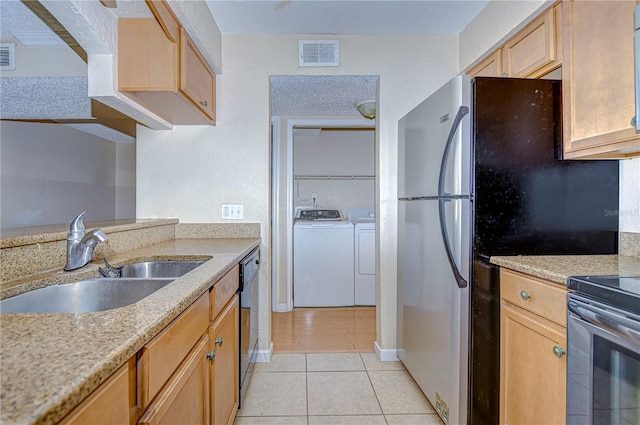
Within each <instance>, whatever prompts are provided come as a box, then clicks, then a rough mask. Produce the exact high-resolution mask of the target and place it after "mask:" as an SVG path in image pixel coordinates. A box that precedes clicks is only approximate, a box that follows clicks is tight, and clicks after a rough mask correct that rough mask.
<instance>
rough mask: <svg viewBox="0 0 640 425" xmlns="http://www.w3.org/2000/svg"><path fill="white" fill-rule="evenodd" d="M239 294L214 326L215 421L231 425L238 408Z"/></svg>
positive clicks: (213, 421) (213, 408) (212, 399)
mask: <svg viewBox="0 0 640 425" xmlns="http://www.w3.org/2000/svg"><path fill="white" fill-rule="evenodd" d="M238 313H239V311H238V295H234V296H233V298H232V299H231V301H229V304H227V306H226V307H225V309H224V310H223V311H222V313H220V315H219V316H218V318H217V319H216V320H215V321H214V323H213V325H212V326H211V328H210V331H209V332H210V334H209V336H210V338H209V339H210V344H211V351H215V357H214V358H213V361H212V362H211V384H212V385H211V423H212V424H214V425H227V424H229V425H231V424H233V420H234V419H235V414H236V411H237V410H238V379H239V369H238V368H239V366H238V350H239V347H238V344H239V339H238V320H239V319H238Z"/></svg>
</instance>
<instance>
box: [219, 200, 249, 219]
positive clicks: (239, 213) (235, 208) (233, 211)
mask: <svg viewBox="0 0 640 425" xmlns="http://www.w3.org/2000/svg"><path fill="white" fill-rule="evenodd" d="M243 210H244V205H242V204H222V218H223V219H225V220H242V219H243V217H244V211H243Z"/></svg>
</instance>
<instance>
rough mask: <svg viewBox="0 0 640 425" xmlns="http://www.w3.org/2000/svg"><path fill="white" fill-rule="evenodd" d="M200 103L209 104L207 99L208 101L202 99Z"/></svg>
mask: <svg viewBox="0 0 640 425" xmlns="http://www.w3.org/2000/svg"><path fill="white" fill-rule="evenodd" d="M200 104H201V105H202V106H207V105H208V103H207V101H206V100H202V101H201V102H200Z"/></svg>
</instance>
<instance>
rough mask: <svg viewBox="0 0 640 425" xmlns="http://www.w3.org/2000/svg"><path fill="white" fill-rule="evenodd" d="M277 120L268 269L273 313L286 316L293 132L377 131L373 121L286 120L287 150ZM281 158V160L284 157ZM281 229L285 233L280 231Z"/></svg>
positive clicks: (290, 278) (289, 284)
mask: <svg viewBox="0 0 640 425" xmlns="http://www.w3.org/2000/svg"><path fill="white" fill-rule="evenodd" d="M279 119H280V118H279V117H272V122H274V126H273V129H274V130H273V137H274V139H273V140H274V143H273V153H272V155H273V164H274V168H273V170H274V172H273V175H272V178H273V190H272V194H271V196H272V212H271V213H272V222H273V232H274V233H273V235H272V239H273V251H272V255H271V260H272V263H271V267H272V280H271V282H272V283H271V284H272V288H271V293H272V309H273V311H277V312H286V311H292V310H293V219H294V217H293V215H294V211H293V205H294V201H293V188H294V181H293V180H294V178H293V177H294V176H293V130H294V128H369V129H373V130H374V131H377V128H376V121H375V120H369V119H366V118H316V119H312V118H291V119H287V120H286V125H285V127H286V132H287V133H286V134H287V139H286V146H285V147H284V149H281V148H282V146H281V142H280V137H281V133H280V130H281V129H280V123H279ZM276 121H278V122H276ZM283 154H284V157H283ZM283 171H284V172H285V173H286V188H285V190H284V191H283V190H282V189H283V188H282V187H280V186H282V185H281V184H280V179H279V178H278V177H279V176H280V175H281V174H282V173H283ZM281 196H285V197H286V211H282V209H281V208H279V203H278V200H279V199H280V197H281ZM283 215H284V216H285V217H286V225H285V226H281V225H280V224H281V223H280V218H281V217H282V216H283ZM283 227H284V229H283ZM283 232H284V234H285V235H286V237H285V240H286V246H285V247H283V246H281V245H282V244H281V243H280V236H281V235H282V234H283ZM283 256H284V258H285V261H286V265H287V267H286V276H284V278H286V283H287V285H286V294H285V302H284V303H279V302H278V299H279V298H280V290H279V284H278V283H279V281H280V278H281V276H280V273H279V267H278V265H279V263H280V261H281V259H282V257H283Z"/></svg>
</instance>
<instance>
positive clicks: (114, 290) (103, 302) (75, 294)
mask: <svg viewBox="0 0 640 425" xmlns="http://www.w3.org/2000/svg"><path fill="white" fill-rule="evenodd" d="M173 280H175V278H164V279H160V278H156V279H139V278H101V279H90V280H83V281H80V282H75V283H66V284H61V285H52V286H47V287H46V288H40V289H35V290H33V291H30V292H26V293H24V294H20V295H16V296H15V297H12V298H7V299H4V300H1V301H0V313H91V312H96V311H104V310H111V309H114V308H120V307H124V306H127V305H130V304H133V303H135V302H138V301H140V300H142V299H143V298H145V297H147V296H149V295H151V294H153V293H154V292H156V291H157V290H158V289H160V288H162V287H164V286H166V285H168V284H169V283H171V282H172V281H173Z"/></svg>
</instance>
